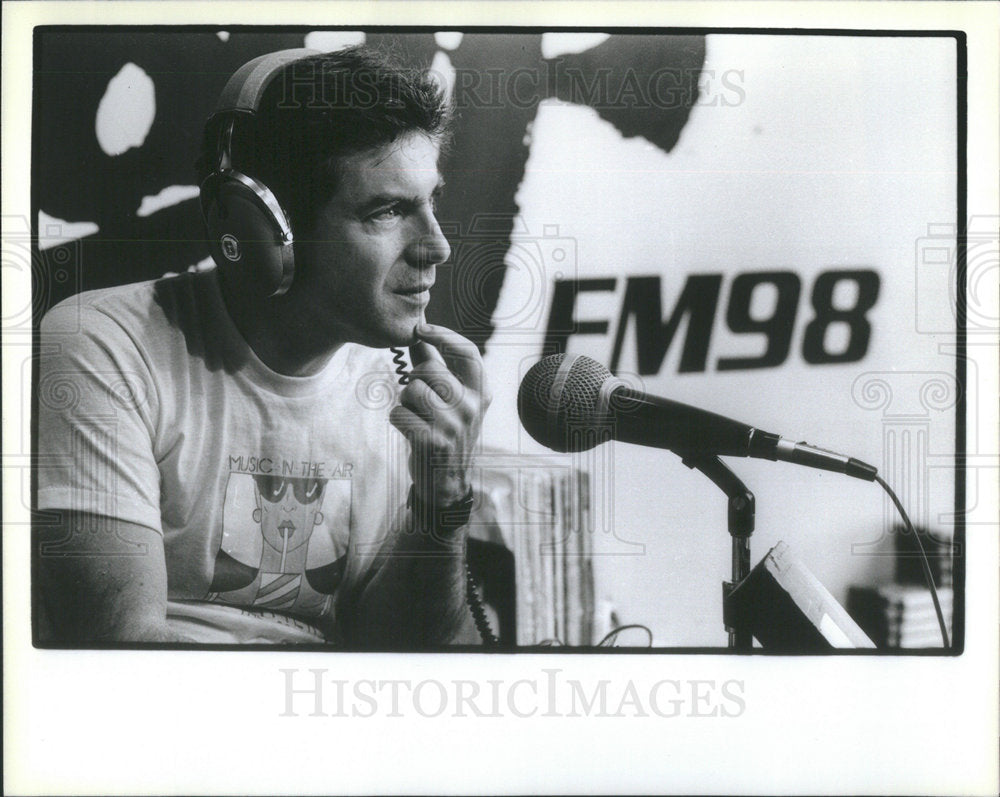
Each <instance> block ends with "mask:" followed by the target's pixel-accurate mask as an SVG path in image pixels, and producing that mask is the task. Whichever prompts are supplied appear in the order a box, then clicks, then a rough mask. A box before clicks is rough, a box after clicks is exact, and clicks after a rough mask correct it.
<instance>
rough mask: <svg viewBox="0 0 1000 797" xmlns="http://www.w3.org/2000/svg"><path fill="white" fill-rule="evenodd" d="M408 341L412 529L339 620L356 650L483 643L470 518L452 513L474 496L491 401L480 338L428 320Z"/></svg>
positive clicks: (402, 419)
mask: <svg viewBox="0 0 1000 797" xmlns="http://www.w3.org/2000/svg"><path fill="white" fill-rule="evenodd" d="M416 332H417V336H418V338H419V342H418V343H416V344H414V345H413V346H411V347H410V352H411V357H412V359H413V362H414V368H413V371H412V374H411V376H410V383H409V384H408V385H407V386H406V388H405V389H404V390H403V392H402V394H401V396H400V404H399V406H397V407H395V408H393V411H392V413H391V415H390V420H391V422H392V424H393V425H394V426H395V427H396V428H397V429H399V431H400V432H402V433H403V435H404V436H405V437H406V438H407V440H408V441H409V443H410V461H409V465H410V476H411V478H412V479H413V493H412V497H411V510H410V516H409V519H408V523H409V525H408V526H407V527H406V528H404V529H403V530H402V531H401V532H400V533H399V534H398V536H397V539H396V541H395V544H394V545H393V547H392V549H391V550H390V551H389V552H388V554H385V555H384V558H383V561H382V564H381V567H380V568H379V571H378V573H377V574H376V576H375V577H374V579H373V580H372V581H371V583H369V584H368V585H367V587H366V588H365V589H364V591H363V592H362V594H361V596H360V598H359V599H358V600H357V602H356V603H355V604H354V605H353V606H349V607H345V608H346V609H347V612H348V615H349V616H348V617H347V618H345V624H344V625H343V626H342V627H343V628H344V631H345V636H346V641H347V642H348V644H350V645H353V646H359V647H392V648H399V647H406V648H412V647H429V646H435V645H442V644H449V643H459V644H463V643H464V644H475V643H477V642H478V641H479V636H478V634H477V632H476V629H475V625H474V623H473V620H472V616H471V612H470V610H469V607H468V605H467V604H466V577H465V538H466V534H467V531H468V530H467V527H466V526H465V523H464V522H461V525H458V524H457V523H455V522H454V517H453V515H454V514H460V513H459V512H456V511H455V508H456V507H457V506H460V505H461V504H462V503H463V501H465V500H466V499H468V498H469V496H470V495H471V478H470V468H471V465H472V455H473V451H474V449H475V447H476V445H477V444H478V440H479V431H480V428H481V426H482V419H483V415H484V414H485V412H486V409H487V407H488V406H489V403H490V396H489V391H488V390H487V388H486V384H485V374H484V372H483V363H482V359H481V358H480V356H479V350H478V349H477V348H476V346H475V344H473V343H472V342H470V341H469V340H467V339H466V338H464V337H462V336H461V335H459V334H457V333H455V332H452V331H451V330H449V329H445V328H444V327H440V326H432V325H427V324H424V325H421V326H420V327H418V328H417V330H416Z"/></svg>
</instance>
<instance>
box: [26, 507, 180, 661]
mask: <svg viewBox="0 0 1000 797" xmlns="http://www.w3.org/2000/svg"><path fill="white" fill-rule="evenodd" d="M61 514H62V515H63V522H61V523H60V524H58V525H53V526H45V527H41V528H38V529H36V531H35V545H36V546H37V547H36V555H37V557H38V559H37V562H38V578H39V582H40V583H39V587H40V589H39V590H38V593H39V594H40V596H41V600H42V603H43V605H44V608H45V612H46V615H47V617H48V620H49V623H50V625H51V628H52V632H53V635H54V640H53V641H56V642H186V641H190V640H187V639H185V638H183V637H182V636H180V635H178V634H175V633H173V632H171V631H170V630H169V629H168V628H167V569H166V564H165V561H164V557H163V538H162V537H161V536H160V534H159V533H158V532H156V531H154V530H153V529H150V528H146V527H145V526H140V525H137V524H135V523H128V522H125V521H122V520H116V519H113V518H108V517H104V516H101V515H94V514H89V513H80V512H77V513H70V512H63V513H61Z"/></svg>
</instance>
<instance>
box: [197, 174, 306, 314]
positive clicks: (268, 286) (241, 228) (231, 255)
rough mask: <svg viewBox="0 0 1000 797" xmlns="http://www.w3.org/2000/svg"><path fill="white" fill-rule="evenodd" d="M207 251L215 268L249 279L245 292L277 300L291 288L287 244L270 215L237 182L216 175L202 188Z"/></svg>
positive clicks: (291, 268) (292, 265)
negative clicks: (205, 199)
mask: <svg viewBox="0 0 1000 797" xmlns="http://www.w3.org/2000/svg"><path fill="white" fill-rule="evenodd" d="M205 188H206V189H207V190H208V192H209V196H210V197H211V198H210V199H209V200H208V201H207V202H206V204H205V208H204V215H205V226H206V228H207V229H208V237H209V240H208V247H209V250H210V251H211V253H212V258H213V259H214V260H215V262H216V263H217V264H218V266H219V267H220V268H226V269H229V270H230V271H234V272H235V271H242V272H245V273H247V274H248V275H249V284H248V288H249V289H250V290H252V291H253V292H254V293H257V294H259V295H263V296H280V295H281V294H283V293H285V292H286V291H287V290H288V288H289V287H290V286H291V284H292V277H293V275H294V272H295V259H294V254H293V246H292V243H291V242H290V241H289V242H285V241H283V240H282V239H281V235H280V234H279V232H278V230H279V229H280V226H281V225H279V223H278V221H277V219H275V217H274V213H273V211H272V210H271V209H270V208H268V207H267V206H266V205H265V204H264V203H263V202H262V201H261V199H260V198H259V197H258V195H257V194H256V193H255V192H254V191H253V190H251V189H250V188H248V187H247V186H246V185H244V184H243V183H241V182H238V181H237V180H234V179H231V178H225V177H220V178H218V179H217V181H216V184H214V185H206V186H205Z"/></svg>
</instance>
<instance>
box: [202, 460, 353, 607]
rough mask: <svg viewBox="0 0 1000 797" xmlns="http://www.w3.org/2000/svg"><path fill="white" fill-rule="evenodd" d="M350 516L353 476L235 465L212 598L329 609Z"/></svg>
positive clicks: (343, 557)
mask: <svg viewBox="0 0 1000 797" xmlns="http://www.w3.org/2000/svg"><path fill="white" fill-rule="evenodd" d="M348 473H349V471H348ZM350 518H351V479H350V478H349V477H348V478H316V477H291V476H282V475H277V474H273V473H259V472H258V473H245V472H244V473H239V472H234V473H230V476H229V481H228V483H227V485H226V497H225V508H224V515H223V522H222V540H221V542H220V545H219V549H218V551H217V552H216V554H215V573H214V577H213V579H212V584H211V586H210V587H209V594H208V596H207V597H208V599H209V600H214V601H219V602H222V603H231V604H236V605H239V606H246V607H250V606H254V607H259V608H261V609H269V610H276V611H282V612H290V613H293V614H298V615H304V616H309V617H318V616H320V615H323V614H327V613H328V612H329V610H330V607H331V605H332V603H333V595H334V593H335V592H336V591H337V587H338V586H339V584H340V581H341V579H342V578H343V575H344V566H345V564H346V562H347V557H346V554H347V542H348V538H349V530H350Z"/></svg>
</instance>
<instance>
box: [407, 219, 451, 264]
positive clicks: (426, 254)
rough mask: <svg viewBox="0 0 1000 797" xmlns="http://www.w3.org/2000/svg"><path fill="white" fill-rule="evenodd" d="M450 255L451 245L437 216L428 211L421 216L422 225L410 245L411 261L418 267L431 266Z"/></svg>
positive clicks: (443, 260)
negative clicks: (442, 230)
mask: <svg viewBox="0 0 1000 797" xmlns="http://www.w3.org/2000/svg"><path fill="white" fill-rule="evenodd" d="M449 257H451V245H450V244H449V243H448V239H447V238H445V236H444V233H443V232H441V225H440V224H438V220H437V217H436V216H435V215H434V214H433V213H432V212H430V211H428V212H427V213H426V214H424V215H423V217H422V218H421V226H420V228H419V229H418V230H417V231H416V233H415V237H414V240H413V243H412V244H411V245H410V251H409V260H410V263H411V265H414V266H416V267H417V268H430V267H431V266H436V265H439V264H440V263H444V262H445V261H446V260H447V259H448V258H449Z"/></svg>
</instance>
